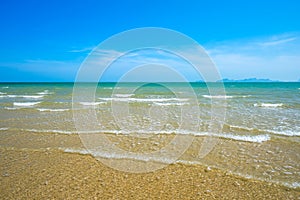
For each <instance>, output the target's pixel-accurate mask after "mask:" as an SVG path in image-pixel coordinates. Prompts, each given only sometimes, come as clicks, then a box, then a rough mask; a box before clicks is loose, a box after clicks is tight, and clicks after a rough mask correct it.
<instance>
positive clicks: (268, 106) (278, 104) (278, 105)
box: [253, 103, 283, 108]
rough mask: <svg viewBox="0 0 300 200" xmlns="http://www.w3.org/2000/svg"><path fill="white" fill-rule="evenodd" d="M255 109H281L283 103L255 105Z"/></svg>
mask: <svg viewBox="0 0 300 200" xmlns="http://www.w3.org/2000/svg"><path fill="white" fill-rule="evenodd" d="M253 106H255V107H267V108H277V107H282V106H283V103H255V104H253Z"/></svg>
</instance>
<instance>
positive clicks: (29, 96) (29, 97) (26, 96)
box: [20, 95, 44, 99]
mask: <svg viewBox="0 0 300 200" xmlns="http://www.w3.org/2000/svg"><path fill="white" fill-rule="evenodd" d="M20 97H23V98H26V99H41V98H43V97H44V95H23V96H20Z"/></svg>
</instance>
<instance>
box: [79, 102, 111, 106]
mask: <svg viewBox="0 0 300 200" xmlns="http://www.w3.org/2000/svg"><path fill="white" fill-rule="evenodd" d="M103 103H105V102H80V104H81V105H84V106H96V105H100V104H103Z"/></svg>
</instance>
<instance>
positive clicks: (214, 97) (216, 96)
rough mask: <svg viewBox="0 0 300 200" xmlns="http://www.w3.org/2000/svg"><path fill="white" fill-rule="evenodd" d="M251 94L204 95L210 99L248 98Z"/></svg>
mask: <svg viewBox="0 0 300 200" xmlns="http://www.w3.org/2000/svg"><path fill="white" fill-rule="evenodd" d="M250 96H251V95H236V96H229V95H202V97H204V98H209V99H232V98H247V97H250Z"/></svg>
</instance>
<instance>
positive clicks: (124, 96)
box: [114, 94, 134, 98]
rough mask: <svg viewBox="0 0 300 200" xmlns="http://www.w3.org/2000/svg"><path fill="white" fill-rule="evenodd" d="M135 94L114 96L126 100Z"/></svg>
mask: <svg viewBox="0 0 300 200" xmlns="http://www.w3.org/2000/svg"><path fill="white" fill-rule="evenodd" d="M133 95H134V94H114V96H115V97H121V98H126V97H131V96H133Z"/></svg>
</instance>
